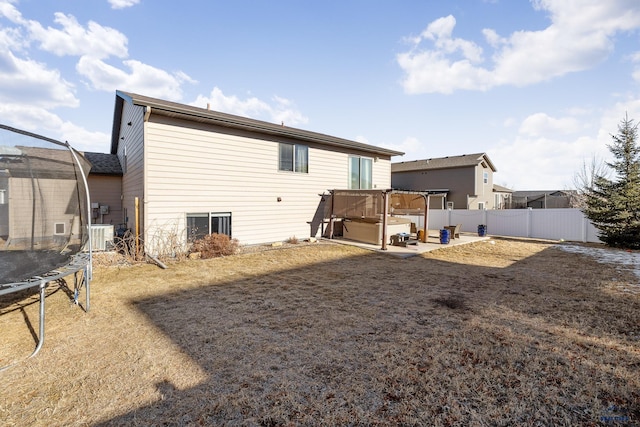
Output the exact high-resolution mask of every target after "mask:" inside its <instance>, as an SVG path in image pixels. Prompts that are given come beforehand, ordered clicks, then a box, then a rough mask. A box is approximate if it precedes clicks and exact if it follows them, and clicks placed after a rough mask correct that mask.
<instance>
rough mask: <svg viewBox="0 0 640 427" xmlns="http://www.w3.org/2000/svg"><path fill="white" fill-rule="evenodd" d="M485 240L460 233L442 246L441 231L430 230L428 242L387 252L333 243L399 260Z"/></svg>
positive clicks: (344, 241)
mask: <svg viewBox="0 0 640 427" xmlns="http://www.w3.org/2000/svg"><path fill="white" fill-rule="evenodd" d="M483 240H490V237H489V236H485V237H480V236H478V235H477V234H474V233H460V237H458V238H456V239H450V241H449V243H447V244H441V243H440V231H439V230H429V233H428V236H427V242H426V243H422V242H418V243H417V244H415V245H408V246H406V247H404V246H393V245H390V244H389V245H387V250H384V251H383V250H382V249H381V245H372V244H369V243H361V242H356V241H354V240H349V239H343V238H341V237H339V238H334V239H332V240H331V241H332V242H335V243H340V244H344V245H352V246H357V247H359V248H363V249H368V250H371V251H374V252H380V253H384V254H388V255H393V256H397V257H399V258H409V257H412V256H416V255H419V254H421V253H425V252H430V251H434V250H436V249H443V248H447V247H451V246H457V245H465V244H467V243H473V242H480V241H483Z"/></svg>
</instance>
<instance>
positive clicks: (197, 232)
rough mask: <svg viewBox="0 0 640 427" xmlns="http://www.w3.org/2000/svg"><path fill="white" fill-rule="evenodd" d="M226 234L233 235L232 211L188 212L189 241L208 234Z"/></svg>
mask: <svg viewBox="0 0 640 427" xmlns="http://www.w3.org/2000/svg"><path fill="white" fill-rule="evenodd" d="M213 233H218V234H226V235H227V236H229V237H231V212H209V213H188V214H187V237H188V239H189V241H194V240H198V239H202V238H203V237H204V236H206V235H207V234H213Z"/></svg>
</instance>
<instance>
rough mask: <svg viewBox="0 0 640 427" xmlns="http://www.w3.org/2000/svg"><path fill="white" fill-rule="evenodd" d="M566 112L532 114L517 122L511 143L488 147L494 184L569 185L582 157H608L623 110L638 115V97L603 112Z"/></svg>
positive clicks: (525, 187)
mask: <svg viewBox="0 0 640 427" xmlns="http://www.w3.org/2000/svg"><path fill="white" fill-rule="evenodd" d="M570 114H571V115H569V116H566V117H562V118H553V117H550V116H548V115H547V114H544V113H538V114H534V115H531V116H529V117H527V118H526V119H524V120H523V121H522V123H521V125H520V127H519V133H518V135H516V136H515V137H514V139H513V140H512V141H508V142H503V143H501V144H498V145H496V146H494V147H491V148H490V149H489V150H487V151H488V153H489V156H490V157H491V159H492V160H493V162H494V163H495V164H496V167H497V168H498V173H497V174H496V175H495V182H496V183H505V184H508V185H510V186H511V187H512V188H514V189H516V190H553V189H567V188H572V187H573V186H574V182H573V177H574V175H575V173H576V172H577V171H578V170H579V169H580V167H581V166H582V164H583V162H584V161H586V162H587V163H588V162H590V161H591V159H593V158H594V157H595V158H597V159H610V158H611V153H610V152H609V150H608V149H607V145H608V144H611V142H612V138H611V135H615V134H617V133H618V125H619V124H620V121H621V120H622V119H623V118H624V117H625V114H628V116H629V118H632V119H635V118H637V117H640V99H637V98H631V99H628V100H624V101H621V102H619V103H618V104H616V105H614V106H612V107H611V108H610V109H608V110H606V111H604V112H602V111H593V112H588V111H585V110H575V111H572V112H570ZM581 123H594V126H583V125H581ZM541 182H544V184H543V185H541V184H540V183H541ZM541 187H545V188H541Z"/></svg>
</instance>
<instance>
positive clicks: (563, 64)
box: [396, 0, 640, 93]
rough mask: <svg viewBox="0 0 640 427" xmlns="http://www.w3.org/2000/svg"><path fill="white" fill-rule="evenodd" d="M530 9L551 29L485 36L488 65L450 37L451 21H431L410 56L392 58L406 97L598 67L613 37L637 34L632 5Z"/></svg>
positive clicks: (550, 0)
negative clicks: (546, 16)
mask: <svg viewBox="0 0 640 427" xmlns="http://www.w3.org/2000/svg"><path fill="white" fill-rule="evenodd" d="M532 4H533V6H534V8H535V9H537V10H539V11H542V12H545V13H548V14H549V16H550V20H551V23H550V25H549V26H548V27H547V28H545V29H543V30H540V31H526V30H522V31H516V32H514V33H513V34H511V35H510V36H508V37H501V36H500V35H499V34H498V33H497V32H496V31H495V30H492V29H485V30H483V32H482V33H483V35H484V38H485V41H486V42H487V43H488V44H489V46H491V47H492V48H493V49H494V50H495V51H494V52H493V55H492V58H491V61H489V62H488V61H485V60H484V59H483V56H482V53H483V52H482V50H481V48H480V47H479V46H478V45H477V44H476V43H474V42H472V41H468V40H464V39H459V38H455V37H453V30H454V28H455V24H456V21H455V18H453V17H452V16H448V17H446V18H440V19H438V20H435V21H433V22H432V23H431V24H429V25H428V26H427V29H426V30H425V31H423V32H422V34H420V36H418V37H415V38H412V39H411V40H412V41H413V42H414V44H415V45H414V46H413V47H412V48H411V49H410V50H409V51H407V52H403V53H400V54H398V55H397V57H396V60H397V62H398V64H399V65H400V67H401V68H402V70H403V71H404V73H405V75H404V78H403V81H402V84H403V86H404V89H405V91H406V92H407V93H433V92H440V93H451V92H453V91H454V90H458V89H467V90H487V89H489V88H491V87H494V86H498V85H515V86H523V85H528V84H533V83H537V82H541V81H545V80H549V79H551V78H554V77H558V76H562V75H564V74H567V73H570V72H576V71H580V70H584V69H587V68H590V67H592V66H594V65H595V64H597V63H599V62H601V61H602V60H604V59H605V58H606V57H607V56H608V55H609V54H610V52H611V51H612V49H613V37H614V36H615V35H616V34H617V33H619V32H622V31H631V30H633V29H637V28H640V9H639V8H638V7H637V4H636V0H609V1H606V2H603V1H599V0H576V1H572V2H558V1H554V0H533V1H532Z"/></svg>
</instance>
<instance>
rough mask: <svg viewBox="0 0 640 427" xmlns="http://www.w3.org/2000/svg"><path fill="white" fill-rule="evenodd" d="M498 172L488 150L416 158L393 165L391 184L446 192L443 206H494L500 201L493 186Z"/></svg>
mask: <svg viewBox="0 0 640 427" xmlns="http://www.w3.org/2000/svg"><path fill="white" fill-rule="evenodd" d="M496 171H497V169H496V167H495V166H494V165H493V162H491V160H490V159H489V156H487V154H486V153H475V154H463V155H461V156H447V157H439V158H433V159H423V160H413V161H407V162H398V163H393V164H392V165H391V185H392V186H393V188H397V189H401V190H412V191H434V190H437V191H438V192H440V193H442V194H446V196H445V197H446V199H445V200H443V203H442V204H441V207H442V208H451V209H494V207H496V206H497V205H499V204H500V201H499V199H498V197H497V196H496V194H495V192H494V187H493V174H494V173H495V172H496ZM432 206H434V207H437V206H438V205H437V204H436V203H434V204H432Z"/></svg>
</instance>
